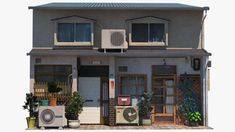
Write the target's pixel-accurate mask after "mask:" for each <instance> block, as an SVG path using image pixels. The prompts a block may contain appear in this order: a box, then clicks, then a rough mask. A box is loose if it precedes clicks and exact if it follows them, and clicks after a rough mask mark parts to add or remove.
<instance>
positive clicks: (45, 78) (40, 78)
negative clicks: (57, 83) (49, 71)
mask: <svg viewBox="0 0 235 132" xmlns="http://www.w3.org/2000/svg"><path fill="white" fill-rule="evenodd" d="M35 81H36V82H52V81H53V76H52V75H37V76H36V80H35Z"/></svg>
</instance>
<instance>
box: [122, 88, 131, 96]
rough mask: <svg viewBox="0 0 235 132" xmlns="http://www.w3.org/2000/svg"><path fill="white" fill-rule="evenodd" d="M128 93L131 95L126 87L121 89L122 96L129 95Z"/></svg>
mask: <svg viewBox="0 0 235 132" xmlns="http://www.w3.org/2000/svg"><path fill="white" fill-rule="evenodd" d="M128 93H129V88H127V87H126V86H122V87H121V94H122V95H128Z"/></svg>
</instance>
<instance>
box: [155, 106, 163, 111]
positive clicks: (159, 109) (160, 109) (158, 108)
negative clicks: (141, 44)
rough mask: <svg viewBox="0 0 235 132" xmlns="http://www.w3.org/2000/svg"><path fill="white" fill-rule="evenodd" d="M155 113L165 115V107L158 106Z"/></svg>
mask: <svg viewBox="0 0 235 132" xmlns="http://www.w3.org/2000/svg"><path fill="white" fill-rule="evenodd" d="M155 113H163V105H157V106H156V107H155Z"/></svg>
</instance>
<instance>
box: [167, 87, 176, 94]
mask: <svg viewBox="0 0 235 132" xmlns="http://www.w3.org/2000/svg"><path fill="white" fill-rule="evenodd" d="M166 95H174V90H173V88H166Z"/></svg>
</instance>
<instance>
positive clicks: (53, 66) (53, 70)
mask: <svg viewBox="0 0 235 132" xmlns="http://www.w3.org/2000/svg"><path fill="white" fill-rule="evenodd" d="M58 66H65V67H70V69H71V71H70V72H71V73H70V74H72V72H73V71H72V65H34V79H35V81H36V82H39V81H37V80H38V79H37V78H38V76H52V78H53V81H55V76H66V75H67V74H66V73H63V74H61V73H56V72H55V70H56V67H58ZM37 67H51V68H52V73H39V74H38V73H37ZM70 74H69V75H70ZM67 76H68V75H67ZM48 82H49V81H48ZM55 82H57V81H55ZM65 83H67V80H66V82H65Z"/></svg>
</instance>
